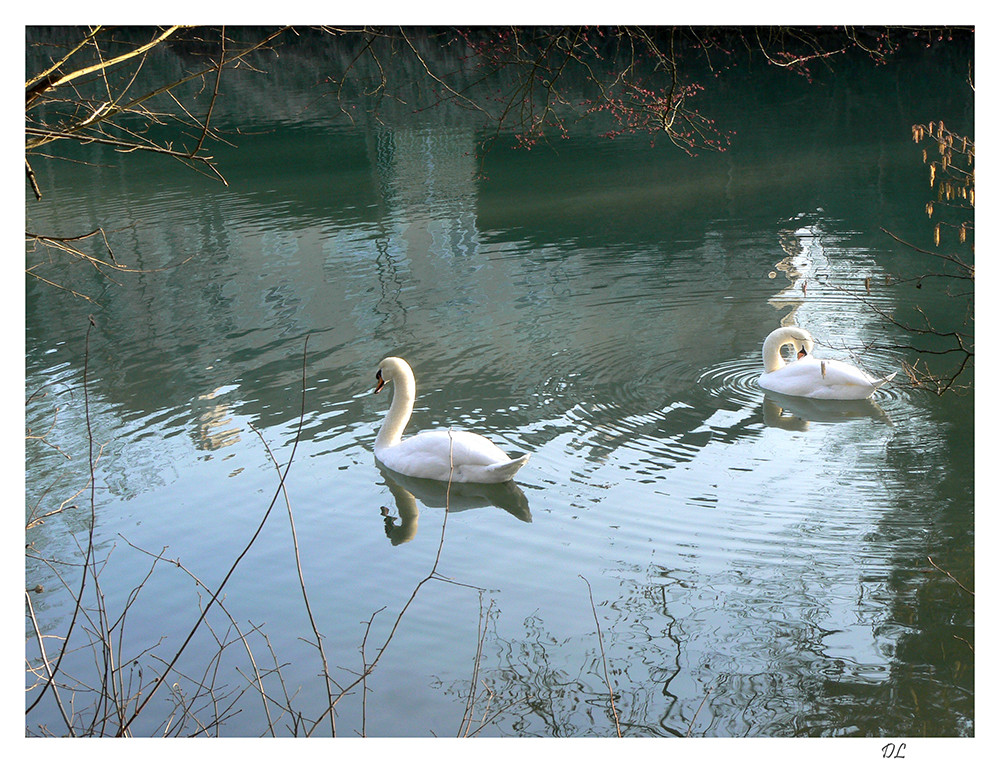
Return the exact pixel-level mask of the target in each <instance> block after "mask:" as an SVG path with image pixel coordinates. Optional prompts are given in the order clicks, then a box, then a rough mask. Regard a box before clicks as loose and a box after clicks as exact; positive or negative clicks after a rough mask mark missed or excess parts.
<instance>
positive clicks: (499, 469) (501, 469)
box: [485, 453, 531, 482]
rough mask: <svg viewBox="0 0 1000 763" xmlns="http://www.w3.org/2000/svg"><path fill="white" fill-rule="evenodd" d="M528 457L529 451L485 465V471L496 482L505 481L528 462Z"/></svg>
mask: <svg viewBox="0 0 1000 763" xmlns="http://www.w3.org/2000/svg"><path fill="white" fill-rule="evenodd" d="M530 457H531V454H530V453H525V454H524V455H523V456H520V457H519V458H512V459H511V460H510V461H501V462H500V463H498V464H490V465H489V466H487V467H485V471H486V472H487V473H488V474H489V475H490V477H491V478H494V479H495V480H496V481H497V482H506V481H507V480H509V479H511V478H512V477H513V476H514V475H515V474H516V473H517V470H518V469H520V468H521V467H522V466H524V465H525V464H526V463H528V459H529V458H530Z"/></svg>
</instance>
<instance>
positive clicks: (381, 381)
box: [375, 368, 385, 395]
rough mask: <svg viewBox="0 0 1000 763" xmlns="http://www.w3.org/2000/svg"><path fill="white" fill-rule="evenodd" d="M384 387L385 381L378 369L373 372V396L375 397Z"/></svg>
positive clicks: (380, 370)
mask: <svg viewBox="0 0 1000 763" xmlns="http://www.w3.org/2000/svg"><path fill="white" fill-rule="evenodd" d="M384 386H385V379H383V378H382V369H381V368H380V369H379V370H378V371H376V372H375V394H376V395H377V394H378V393H379V391H380V390H381V389H382V387H384Z"/></svg>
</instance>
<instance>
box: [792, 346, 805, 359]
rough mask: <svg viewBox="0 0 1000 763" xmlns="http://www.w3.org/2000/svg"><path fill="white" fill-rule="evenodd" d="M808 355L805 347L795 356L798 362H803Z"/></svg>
mask: <svg viewBox="0 0 1000 763" xmlns="http://www.w3.org/2000/svg"><path fill="white" fill-rule="evenodd" d="M806 355H807V353H806V349H805V347H803V348H802V349H801V350H799V354H798V355H796V356H795V359H796V360H802V358H804V357H805V356H806Z"/></svg>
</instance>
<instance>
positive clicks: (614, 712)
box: [579, 575, 622, 738]
mask: <svg viewBox="0 0 1000 763" xmlns="http://www.w3.org/2000/svg"><path fill="white" fill-rule="evenodd" d="M579 578H580V580H582V581H583V582H584V583H586V584H587V593H588V594H589V595H590V611H591V612H593V613H594V623H595V624H596V625H597V645H598V646H599V647H600V648H601V661H602V662H603V663H604V682H605V683H606V684H607V685H608V695H609V696H610V698H611V714H612V715H613V716H614V718H615V731H616V732H617V733H618V737H619V738H621V735H622V728H621V726H620V725H619V724H618V710H617V709H615V691H614V689H612V688H611V679H610V678H609V677H608V658H607V656H606V655H605V654H604V638H603V637H602V636H601V623H600V620H598V618H597V608H596V607H595V606H594V592H593V590H592V589H591V588H590V581H589V580H587V578H585V577H584V576H583V575H580V576H579Z"/></svg>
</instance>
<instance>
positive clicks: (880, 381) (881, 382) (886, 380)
mask: <svg viewBox="0 0 1000 763" xmlns="http://www.w3.org/2000/svg"><path fill="white" fill-rule="evenodd" d="M897 373H899V372H898V371H893V372H892V373H891V374H889V375H888V376H886V377H885V378H884V379H878V380H876V382H875V389H878V388H879V387H882V386H884V385H886V384H888V383H889V382H891V381H892V377H894V376H895V375H896V374H897Z"/></svg>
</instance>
